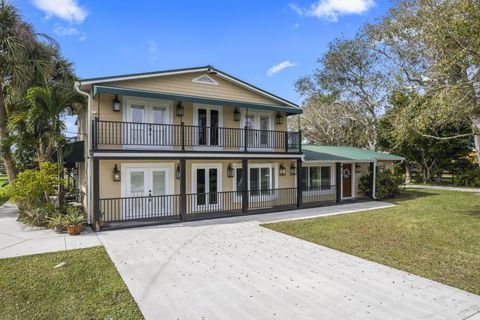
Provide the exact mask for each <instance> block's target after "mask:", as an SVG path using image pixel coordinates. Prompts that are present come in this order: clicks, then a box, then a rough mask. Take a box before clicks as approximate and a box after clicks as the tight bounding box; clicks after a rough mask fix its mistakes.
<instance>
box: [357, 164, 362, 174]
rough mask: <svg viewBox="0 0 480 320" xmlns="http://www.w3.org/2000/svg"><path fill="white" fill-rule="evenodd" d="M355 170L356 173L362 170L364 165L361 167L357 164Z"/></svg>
mask: <svg viewBox="0 0 480 320" xmlns="http://www.w3.org/2000/svg"><path fill="white" fill-rule="evenodd" d="M355 172H356V173H360V172H362V167H361V166H360V165H359V164H358V163H357V164H355Z"/></svg>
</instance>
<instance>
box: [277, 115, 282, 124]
mask: <svg viewBox="0 0 480 320" xmlns="http://www.w3.org/2000/svg"><path fill="white" fill-rule="evenodd" d="M276 122H277V124H283V115H282V113H281V112H277V121H276Z"/></svg>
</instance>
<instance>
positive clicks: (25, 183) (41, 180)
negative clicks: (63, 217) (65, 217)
mask: <svg viewBox="0 0 480 320" xmlns="http://www.w3.org/2000/svg"><path fill="white" fill-rule="evenodd" d="M60 183H64V181H61V180H59V179H58V166H57V165H56V164H54V163H49V162H42V163H40V167H39V168H38V169H28V170H25V171H23V172H21V173H20V174H18V176H17V178H16V179H15V181H14V182H13V183H12V184H10V185H9V192H8V193H9V196H10V197H11V199H12V200H13V201H15V202H16V203H17V204H18V206H19V208H20V210H21V213H23V214H26V215H27V216H30V217H32V216H33V210H34V209H36V208H43V207H45V206H46V205H47V204H49V203H50V196H52V195H54V194H55V186H56V185H58V184H60Z"/></svg>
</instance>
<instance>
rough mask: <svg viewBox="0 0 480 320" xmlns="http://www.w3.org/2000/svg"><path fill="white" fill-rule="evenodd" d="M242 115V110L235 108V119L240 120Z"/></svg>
mask: <svg viewBox="0 0 480 320" xmlns="http://www.w3.org/2000/svg"><path fill="white" fill-rule="evenodd" d="M241 115H242V114H241V113H240V110H238V108H235V111H233V121H240V118H241Z"/></svg>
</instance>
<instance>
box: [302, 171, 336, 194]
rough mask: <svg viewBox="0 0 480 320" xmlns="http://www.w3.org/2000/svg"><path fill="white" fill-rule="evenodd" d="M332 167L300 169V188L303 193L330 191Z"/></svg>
mask: <svg viewBox="0 0 480 320" xmlns="http://www.w3.org/2000/svg"><path fill="white" fill-rule="evenodd" d="M331 181H332V167H331V166H308V167H302V187H303V190H304V191H320V190H331V188H332V186H331Z"/></svg>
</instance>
